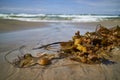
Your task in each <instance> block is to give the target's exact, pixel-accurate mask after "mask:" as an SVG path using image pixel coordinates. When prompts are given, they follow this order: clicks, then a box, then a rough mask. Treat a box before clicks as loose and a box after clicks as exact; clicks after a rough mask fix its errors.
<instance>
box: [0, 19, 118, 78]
mask: <svg viewBox="0 0 120 80" xmlns="http://www.w3.org/2000/svg"><path fill="white" fill-rule="evenodd" d="M97 24H102V25H104V26H106V27H113V26H116V25H120V20H110V21H102V22H88V23H45V22H44V23H42V22H23V21H15V20H0V32H1V33H0V71H1V73H0V80H120V76H119V75H120V69H119V68H120V54H119V53H120V50H118V51H113V53H114V59H113V60H114V61H115V63H114V64H95V65H88V64H83V63H78V62H74V61H70V60H67V59H61V60H55V61H53V64H51V65H49V66H47V67H45V68H43V67H41V66H39V65H37V66H35V67H31V68H23V69H21V68H15V67H14V66H12V65H10V64H8V63H7V62H6V61H5V59H4V55H5V54H6V53H7V52H9V51H11V50H13V49H17V48H19V47H21V46H22V45H25V46H26V48H25V49H24V50H23V52H25V53H26V52H29V53H32V55H36V54H35V53H38V52H40V50H37V51H33V50H31V49H32V48H33V47H37V46H40V45H43V44H47V43H52V42H57V41H68V40H70V39H71V37H72V36H73V35H74V32H75V31H77V30H80V32H81V34H84V33H85V32H87V31H94V30H95V27H96V25H97ZM12 53H13V54H18V53H20V52H19V50H18V49H17V50H16V51H13V52H12ZM12 58H14V57H13V56H12ZM12 58H11V59H12ZM54 62H55V63H54Z"/></svg>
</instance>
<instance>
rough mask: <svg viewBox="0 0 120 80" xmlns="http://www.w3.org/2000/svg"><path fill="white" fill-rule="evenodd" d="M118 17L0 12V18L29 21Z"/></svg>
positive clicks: (80, 20) (114, 16)
mask: <svg viewBox="0 0 120 80" xmlns="http://www.w3.org/2000/svg"><path fill="white" fill-rule="evenodd" d="M114 18H118V19H120V16H118V15H87V14H86V15H82V14H80V15H70V14H69V15H65V14H23V13H22V14H13V13H12V14H0V19H13V20H20V21H30V22H98V21H102V20H107V19H114Z"/></svg>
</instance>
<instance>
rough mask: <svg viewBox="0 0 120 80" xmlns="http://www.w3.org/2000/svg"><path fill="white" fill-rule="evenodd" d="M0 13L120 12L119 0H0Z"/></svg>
mask: <svg viewBox="0 0 120 80" xmlns="http://www.w3.org/2000/svg"><path fill="white" fill-rule="evenodd" d="M0 13H40V14H120V0H0Z"/></svg>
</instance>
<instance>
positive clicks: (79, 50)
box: [5, 25, 120, 68]
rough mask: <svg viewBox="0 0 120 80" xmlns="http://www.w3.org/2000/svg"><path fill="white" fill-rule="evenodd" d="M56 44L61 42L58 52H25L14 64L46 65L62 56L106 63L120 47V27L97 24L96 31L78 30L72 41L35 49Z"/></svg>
mask: <svg viewBox="0 0 120 80" xmlns="http://www.w3.org/2000/svg"><path fill="white" fill-rule="evenodd" d="M54 44H60V50H59V51H57V53H58V54H57V53H56V54H40V55H39V57H33V56H32V55H31V54H25V55H24V56H22V57H18V58H19V60H16V61H14V62H13V63H12V64H14V65H15V66H17V67H20V68H24V67H30V66H33V65H35V64H39V65H42V66H46V65H49V64H51V62H52V60H53V59H62V58H67V59H70V60H73V61H77V62H82V63H86V64H100V63H104V62H105V61H106V60H110V59H111V58H112V50H113V49H114V48H116V47H117V48H120V27H119V26H118V25H117V26H116V27H113V28H110V29H108V28H106V27H104V26H102V25H97V27H96V31H95V32H86V33H85V34H84V35H81V34H80V31H77V32H76V33H75V34H74V36H73V37H72V40H70V41H67V42H54V43H51V44H47V45H43V46H40V47H38V48H33V50H35V49H41V48H46V47H48V46H50V45H54ZM7 55H8V54H7ZM5 59H6V58H5ZM8 62H9V61H8Z"/></svg>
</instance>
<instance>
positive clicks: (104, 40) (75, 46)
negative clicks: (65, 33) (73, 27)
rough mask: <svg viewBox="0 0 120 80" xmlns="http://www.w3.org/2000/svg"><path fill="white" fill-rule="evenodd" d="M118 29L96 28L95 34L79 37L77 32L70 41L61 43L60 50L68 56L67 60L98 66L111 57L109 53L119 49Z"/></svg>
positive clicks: (119, 30)
mask: <svg viewBox="0 0 120 80" xmlns="http://www.w3.org/2000/svg"><path fill="white" fill-rule="evenodd" d="M119 42H120V27H119V26H116V27H113V28H110V29H108V28H106V27H104V26H102V25H98V26H97V27H96V31H95V32H87V33H85V35H80V31H77V32H76V33H75V35H74V36H73V37H72V40H71V41H68V42H62V43H60V44H61V50H62V51H63V52H64V53H65V54H69V55H70V56H69V59H70V60H74V61H77V62H82V63H87V64H98V63H102V62H103V61H105V60H108V59H110V58H111V57H112V55H111V51H112V50H113V49H114V48H116V47H120V43H119Z"/></svg>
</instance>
